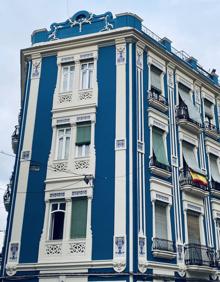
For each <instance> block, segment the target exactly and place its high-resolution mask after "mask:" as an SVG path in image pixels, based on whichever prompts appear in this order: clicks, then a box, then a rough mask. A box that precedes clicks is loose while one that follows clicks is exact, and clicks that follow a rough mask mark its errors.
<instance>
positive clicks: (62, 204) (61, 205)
mask: <svg viewBox="0 0 220 282" xmlns="http://www.w3.org/2000/svg"><path fill="white" fill-rule="evenodd" d="M65 209H66V204H65V203H60V210H62V211H65Z"/></svg>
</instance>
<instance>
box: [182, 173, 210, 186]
mask: <svg viewBox="0 0 220 282" xmlns="http://www.w3.org/2000/svg"><path fill="white" fill-rule="evenodd" d="M184 185H191V186H194V187H196V188H199V189H201V190H203V191H208V190H209V185H202V184H200V183H198V182H194V181H193V179H192V176H191V174H190V170H189V168H184V169H183V170H182V171H181V172H180V186H184Z"/></svg>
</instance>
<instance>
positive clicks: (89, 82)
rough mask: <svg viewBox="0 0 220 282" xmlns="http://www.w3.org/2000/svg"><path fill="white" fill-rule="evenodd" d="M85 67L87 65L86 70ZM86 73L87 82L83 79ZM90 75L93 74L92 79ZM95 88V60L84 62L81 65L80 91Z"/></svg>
mask: <svg viewBox="0 0 220 282" xmlns="http://www.w3.org/2000/svg"><path fill="white" fill-rule="evenodd" d="M84 65H86V68H85V69H83V68H82V67H83V66H84ZM90 65H92V66H90ZM84 73H85V79H86V81H85V82H84V79H83V74H84ZM90 73H92V74H91V77H90ZM84 83H85V84H84ZM93 87H94V60H91V61H86V62H83V61H82V62H81V63H80V90H88V89H93Z"/></svg>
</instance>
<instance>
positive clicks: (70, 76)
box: [60, 64, 75, 93]
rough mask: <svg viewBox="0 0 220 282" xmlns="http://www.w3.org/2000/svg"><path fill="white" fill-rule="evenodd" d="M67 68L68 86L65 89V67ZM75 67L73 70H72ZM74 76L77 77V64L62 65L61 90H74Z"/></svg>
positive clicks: (65, 91) (62, 91) (63, 91)
mask: <svg viewBox="0 0 220 282" xmlns="http://www.w3.org/2000/svg"><path fill="white" fill-rule="evenodd" d="M65 68H67V87H66V89H64V79H65V76H64V75H65V74H64V69H65ZM71 68H73V70H71ZM74 77H75V64H65V65H61V85H60V92H61V93H67V92H71V91H73V85H74Z"/></svg>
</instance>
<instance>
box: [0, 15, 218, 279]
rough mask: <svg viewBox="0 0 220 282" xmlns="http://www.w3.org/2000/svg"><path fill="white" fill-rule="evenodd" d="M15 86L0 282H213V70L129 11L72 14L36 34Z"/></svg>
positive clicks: (215, 93) (215, 205)
mask: <svg viewBox="0 0 220 282" xmlns="http://www.w3.org/2000/svg"><path fill="white" fill-rule="evenodd" d="M21 90H22V91H21V101H22V105H21V114H20V119H19V126H18V128H17V130H19V135H17V133H15V134H14V135H13V138H14V142H16V137H18V144H16V145H17V146H16V148H14V149H15V152H16V161H15V166H14V172H13V175H12V179H11V183H10V187H9V188H8V194H7V195H8V196H7V200H10V208H9V214H8V222H7V232H6V237H5V244H4V249H3V261H2V275H1V276H2V277H3V280H4V279H5V278H6V277H8V276H10V279H11V280H12V281H14V280H17V279H19V280H21V281H23V280H24V281H36V282H37V281H40V282H50V281H55V282H61V281H62V282H75V281H77V282H87V281H96V282H98V281H103V282H104V281H106V282H109V281H123V282H125V281H139V282H140V281H146V280H147V281H188V279H191V278H195V279H198V280H200V281H203V280H204V281H209V279H211V280H218V277H220V264H219V261H220V142H219V138H220V132H219V122H220V86H219V84H218V77H217V75H216V73H215V70H213V72H212V73H208V72H206V71H205V70H203V69H202V68H201V67H200V66H199V65H198V63H197V60H196V59H194V58H193V57H190V56H188V55H186V54H185V53H183V52H182V53H181V52H178V51H177V50H176V49H174V48H173V47H172V46H171V42H170V41H169V39H167V38H163V39H160V38H159V37H157V36H156V35H155V34H154V33H152V32H151V31H149V30H148V29H147V28H146V27H144V26H143V25H142V20H141V19H140V18H139V17H138V16H137V15H134V14H131V13H124V14H118V15H116V17H115V18H113V16H112V14H111V13H110V12H107V13H105V14H102V15H95V14H92V13H88V12H87V11H80V12H78V13H76V14H75V15H74V16H73V17H72V18H70V19H68V20H67V21H66V22H63V23H54V24H52V25H51V28H50V30H49V31H48V30H46V29H41V30H37V31H34V33H33V34H32V46H31V47H30V48H28V49H24V50H22V51H21ZM14 144H15V143H14ZM9 192H10V193H9ZM9 194H10V196H9ZM194 281H195V280H194Z"/></svg>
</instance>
